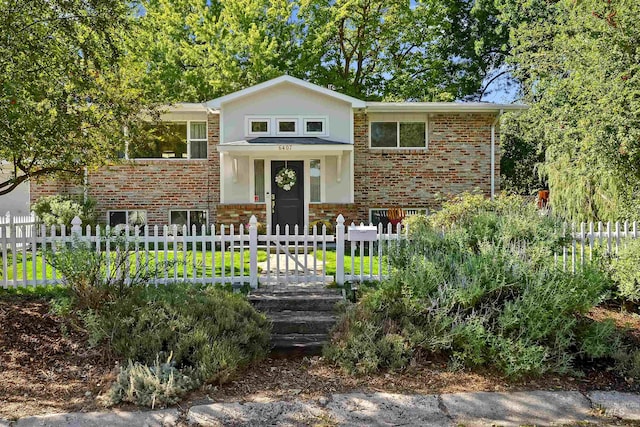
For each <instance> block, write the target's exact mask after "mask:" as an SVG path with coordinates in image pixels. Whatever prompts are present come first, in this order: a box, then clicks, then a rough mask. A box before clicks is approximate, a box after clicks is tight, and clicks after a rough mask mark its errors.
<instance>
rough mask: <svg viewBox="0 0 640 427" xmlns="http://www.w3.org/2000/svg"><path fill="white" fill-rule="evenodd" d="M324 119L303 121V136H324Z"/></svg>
mask: <svg viewBox="0 0 640 427" xmlns="http://www.w3.org/2000/svg"><path fill="white" fill-rule="evenodd" d="M326 123H327V120H326V119H304V134H305V135H324V134H325V132H326V131H325V129H326Z"/></svg>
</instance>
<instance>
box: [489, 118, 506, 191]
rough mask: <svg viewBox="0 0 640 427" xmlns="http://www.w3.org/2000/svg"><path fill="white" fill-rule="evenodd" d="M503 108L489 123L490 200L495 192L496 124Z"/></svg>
mask: <svg viewBox="0 0 640 427" xmlns="http://www.w3.org/2000/svg"><path fill="white" fill-rule="evenodd" d="M502 113H503V110H502V109H500V112H499V113H498V116H497V117H496V119H495V120H494V121H493V123H491V200H493V199H494V197H495V194H496V124H498V122H499V121H500V116H502Z"/></svg>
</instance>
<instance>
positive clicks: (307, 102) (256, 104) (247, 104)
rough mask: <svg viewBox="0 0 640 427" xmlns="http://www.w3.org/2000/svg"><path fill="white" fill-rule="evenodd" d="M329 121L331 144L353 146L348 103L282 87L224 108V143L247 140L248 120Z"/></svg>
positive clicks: (253, 95)
mask: <svg viewBox="0 0 640 427" xmlns="http://www.w3.org/2000/svg"><path fill="white" fill-rule="evenodd" d="M248 115H252V116H295V117H298V116H301V117H303V116H316V117H318V116H323V117H327V127H328V131H329V133H328V136H325V137H323V138H326V139H328V140H332V141H339V142H351V134H350V133H351V123H350V118H351V105H350V104H348V103H347V102H344V101H340V100H337V99H335V98H331V97H329V96H326V95H322V94H319V93H317V92H313V91H311V90H309V89H305V88H301V87H299V86H295V85H292V84H290V83H282V84H279V85H277V86H275V87H272V88H269V89H265V90H262V91H260V92H257V93H255V94H252V95H248V96H246V97H243V98H240V99H237V100H234V101H230V102H228V103H226V104H223V106H222V115H221V120H222V126H221V129H222V131H221V132H222V135H221V138H222V142H223V143H224V142H233V141H240V140H243V139H245V136H246V135H245V116H248Z"/></svg>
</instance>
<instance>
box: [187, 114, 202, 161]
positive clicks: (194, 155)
mask: <svg viewBox="0 0 640 427" xmlns="http://www.w3.org/2000/svg"><path fill="white" fill-rule="evenodd" d="M188 139H189V148H190V152H189V154H190V156H189V157H190V158H191V159H206V158H207V123H206V122H190V123H189V138H188Z"/></svg>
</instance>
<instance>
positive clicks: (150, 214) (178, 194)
mask: <svg viewBox="0 0 640 427" xmlns="http://www.w3.org/2000/svg"><path fill="white" fill-rule="evenodd" d="M207 120H208V140H209V141H208V148H209V153H208V158H207V159H199V160H195V159H194V160H175V159H154V160H135V161H126V162H124V163H121V164H116V165H112V166H106V167H102V168H100V169H98V170H94V171H90V172H89V178H88V184H89V187H88V194H89V196H90V197H92V198H94V199H95V200H96V202H97V204H96V211H97V214H98V219H99V221H101V222H102V221H106V219H107V216H106V214H107V211H108V210H129V209H144V210H146V211H147V221H148V223H149V224H167V223H168V222H169V210H170V209H199V210H208V211H209V221H210V222H215V220H216V205H217V204H218V203H219V201H220V156H219V153H218V152H217V150H216V146H217V145H218V143H219V141H220V120H219V115H218V114H209V115H208V119H207ZM35 184H36V185H32V187H31V200H32V202H33V201H34V200H35V199H37V198H38V197H40V196H41V195H45V194H55V193H57V192H61V193H63V194H64V193H68V192H70V191H75V192H76V193H79V194H82V189H81V188H79V190H78V189H77V188H76V190H69V188H68V187H69V186H68V185H66V184H64V183H61V182H56V181H47V182H42V183H35Z"/></svg>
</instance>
